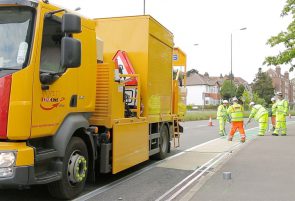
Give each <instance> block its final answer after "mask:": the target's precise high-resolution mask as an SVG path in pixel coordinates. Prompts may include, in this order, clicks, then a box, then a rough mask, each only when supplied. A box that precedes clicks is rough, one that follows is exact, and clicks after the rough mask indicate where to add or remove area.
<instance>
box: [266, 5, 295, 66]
mask: <svg viewBox="0 0 295 201" xmlns="http://www.w3.org/2000/svg"><path fill="white" fill-rule="evenodd" d="M288 15H290V16H292V19H293V21H292V22H291V23H290V24H289V26H288V27H287V30H286V31H282V32H280V33H279V34H278V35H276V36H273V37H271V38H270V39H268V41H267V44H268V45H270V46H271V47H274V46H276V45H284V46H285V48H286V49H285V50H284V51H283V52H280V53H279V54H278V55H276V56H269V57H266V58H265V61H264V64H267V65H275V66H276V65H279V64H289V65H291V67H290V69H289V71H293V69H294V67H295V64H294V63H293V59H294V58H295V1H294V0H287V1H286V5H285V6H284V8H283V11H282V13H281V16H282V17H284V16H288Z"/></svg>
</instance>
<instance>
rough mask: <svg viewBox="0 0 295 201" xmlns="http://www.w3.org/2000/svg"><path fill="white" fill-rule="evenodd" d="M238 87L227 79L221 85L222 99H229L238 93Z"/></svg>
mask: <svg viewBox="0 0 295 201" xmlns="http://www.w3.org/2000/svg"><path fill="white" fill-rule="evenodd" d="M236 90H237V87H236V86H235V84H234V83H232V82H231V81H230V80H225V81H224V82H223V84H222V86H221V89H220V94H221V97H222V99H225V100H229V99H230V98H232V97H234V96H235V95H236Z"/></svg>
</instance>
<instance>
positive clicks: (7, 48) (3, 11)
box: [0, 7, 34, 71]
mask: <svg viewBox="0 0 295 201" xmlns="http://www.w3.org/2000/svg"><path fill="white" fill-rule="evenodd" d="M33 26H34V9H32V8H29V7H0V71H1V70H19V69H22V68H23V67H25V66H27V64H28V60H29V56H30V52H31V51H30V49H31V43H32V35H33Z"/></svg>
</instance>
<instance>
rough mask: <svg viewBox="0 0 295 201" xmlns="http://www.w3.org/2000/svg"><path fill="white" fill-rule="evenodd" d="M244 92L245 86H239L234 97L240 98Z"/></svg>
mask: <svg viewBox="0 0 295 201" xmlns="http://www.w3.org/2000/svg"><path fill="white" fill-rule="evenodd" d="M244 91H245V86H244V85H242V84H240V85H239V86H238V89H237V93H236V97H237V98H241V97H242V96H243V93H244Z"/></svg>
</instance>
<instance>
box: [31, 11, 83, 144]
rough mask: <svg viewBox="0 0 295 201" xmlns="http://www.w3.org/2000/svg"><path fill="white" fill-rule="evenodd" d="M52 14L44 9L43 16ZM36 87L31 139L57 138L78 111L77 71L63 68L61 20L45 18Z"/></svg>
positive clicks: (41, 34)
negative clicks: (66, 118) (60, 129)
mask: <svg viewBox="0 0 295 201" xmlns="http://www.w3.org/2000/svg"><path fill="white" fill-rule="evenodd" d="M48 12H49V10H46V9H43V11H42V16H46V13H48ZM41 21H43V26H42V23H41V26H40V28H39V38H40V40H39V41H40V42H39V45H38V51H37V52H38V54H39V57H37V61H36V70H35V73H34V83H33V111H32V127H31V137H32V138H37V137H43V136H50V135H54V134H55V133H56V131H57V129H58V128H59V126H60V125H61V123H62V122H63V120H64V118H65V117H66V116H67V115H68V114H69V113H71V112H75V110H76V107H77V95H76V94H77V88H78V83H77V78H78V71H77V70H76V69H64V68H63V67H61V65H60V63H61V39H62V37H63V36H64V35H63V33H62V32H61V18H59V17H57V16H55V15H52V17H44V19H43V20H42V19H41Z"/></svg>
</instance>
